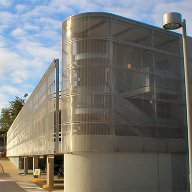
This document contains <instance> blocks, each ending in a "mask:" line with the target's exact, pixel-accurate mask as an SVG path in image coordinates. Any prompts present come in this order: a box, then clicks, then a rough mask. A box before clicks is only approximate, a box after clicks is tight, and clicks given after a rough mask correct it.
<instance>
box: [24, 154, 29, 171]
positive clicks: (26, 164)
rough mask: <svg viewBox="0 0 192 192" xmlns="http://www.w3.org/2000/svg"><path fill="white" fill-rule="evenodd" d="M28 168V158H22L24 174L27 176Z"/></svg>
mask: <svg viewBox="0 0 192 192" xmlns="http://www.w3.org/2000/svg"><path fill="white" fill-rule="evenodd" d="M28 166H29V160H28V157H24V174H25V175H27V174H28Z"/></svg>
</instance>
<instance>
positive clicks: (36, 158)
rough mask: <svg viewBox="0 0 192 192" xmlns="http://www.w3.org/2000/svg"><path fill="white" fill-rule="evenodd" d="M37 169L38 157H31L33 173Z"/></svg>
mask: <svg viewBox="0 0 192 192" xmlns="http://www.w3.org/2000/svg"><path fill="white" fill-rule="evenodd" d="M38 168H39V156H34V157H33V172H34V171H35V169H38Z"/></svg>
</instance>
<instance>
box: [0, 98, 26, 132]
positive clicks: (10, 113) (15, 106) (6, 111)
mask: <svg viewBox="0 0 192 192" xmlns="http://www.w3.org/2000/svg"><path fill="white" fill-rule="evenodd" d="M24 103H25V101H24V99H21V98H19V97H17V96H16V98H15V100H14V101H10V102H9V107H5V108H3V109H2V110H1V119H0V135H2V134H4V133H6V132H7V131H8V129H9V127H10V126H11V125H12V123H13V121H14V120H15V118H16V117H17V115H18V113H19V112H20V110H21V109H22V107H23V105H24Z"/></svg>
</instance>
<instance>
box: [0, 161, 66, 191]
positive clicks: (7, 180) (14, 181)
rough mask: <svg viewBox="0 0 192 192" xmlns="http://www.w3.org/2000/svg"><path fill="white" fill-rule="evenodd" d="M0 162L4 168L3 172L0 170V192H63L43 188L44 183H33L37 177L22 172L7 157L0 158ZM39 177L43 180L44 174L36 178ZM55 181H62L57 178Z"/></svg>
mask: <svg viewBox="0 0 192 192" xmlns="http://www.w3.org/2000/svg"><path fill="white" fill-rule="evenodd" d="M0 164H1V165H2V167H3V170H4V173H2V171H0V192H26V191H28V192H33V191H34V192H35V191H36V192H37V191H39V192H43V191H44V192H46V191H52V192H64V190H63V189H55V188H53V189H43V185H45V183H33V181H35V180H37V178H34V177H33V175H32V173H30V172H29V174H28V175H24V174H22V172H21V171H20V170H19V169H17V167H16V166H15V165H14V164H13V163H12V162H10V161H9V160H8V159H5V158H4V159H3V158H0ZM41 179H42V180H45V179H46V175H41V176H40V177H39V178H38V180H41ZM55 179H56V178H55ZM57 182H58V183H62V180H57ZM56 184H57V183H56Z"/></svg>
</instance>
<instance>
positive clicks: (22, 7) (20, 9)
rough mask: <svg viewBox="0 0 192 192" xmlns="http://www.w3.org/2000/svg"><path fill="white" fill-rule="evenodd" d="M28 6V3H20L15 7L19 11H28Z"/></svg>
mask: <svg viewBox="0 0 192 192" xmlns="http://www.w3.org/2000/svg"><path fill="white" fill-rule="evenodd" d="M27 8H28V7H27V6H26V5H21V4H18V5H16V7H15V9H16V10H17V12H18V13H22V12H24V11H26V10H27Z"/></svg>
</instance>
